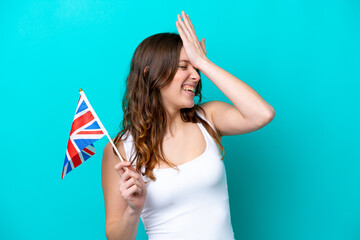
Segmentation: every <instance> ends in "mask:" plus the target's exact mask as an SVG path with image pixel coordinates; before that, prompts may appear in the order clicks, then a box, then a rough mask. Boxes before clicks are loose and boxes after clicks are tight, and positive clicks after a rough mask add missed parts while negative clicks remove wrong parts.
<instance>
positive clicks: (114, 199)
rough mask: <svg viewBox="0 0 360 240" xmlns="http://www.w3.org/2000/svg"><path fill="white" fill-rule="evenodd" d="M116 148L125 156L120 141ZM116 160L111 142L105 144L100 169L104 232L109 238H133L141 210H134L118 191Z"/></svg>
mask: <svg viewBox="0 0 360 240" xmlns="http://www.w3.org/2000/svg"><path fill="white" fill-rule="evenodd" d="M118 150H119V152H120V154H121V155H122V156H125V151H124V148H123V144H122V143H121V144H120V147H119V149H118ZM124 160H125V161H126V159H124ZM118 161H119V158H118V157H117V156H116V155H115V154H114V153H113V150H112V146H111V144H110V143H108V144H106V146H105V148H104V152H103V160H102V169H101V171H102V173H101V175H102V187H103V193H104V200H105V217H106V219H105V234H106V237H107V239H109V240H110V239H111V240H112V239H119V240H120V239H121V240H135V238H136V233H137V230H138V226H139V221H140V214H141V211H134V210H133V209H132V208H131V207H130V206H129V205H128V204H127V202H126V201H125V199H124V198H123V196H122V194H121V192H120V191H119V185H118V184H119V181H120V176H119V174H117V173H116V170H115V169H114V165H115V163H116V162H118ZM122 163H124V164H125V162H122Z"/></svg>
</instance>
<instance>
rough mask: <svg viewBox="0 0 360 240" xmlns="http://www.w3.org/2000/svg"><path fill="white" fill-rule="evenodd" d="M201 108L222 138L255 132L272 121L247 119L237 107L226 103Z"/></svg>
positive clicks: (217, 102)
mask: <svg viewBox="0 0 360 240" xmlns="http://www.w3.org/2000/svg"><path fill="white" fill-rule="evenodd" d="M200 106H201V107H202V108H203V109H204V111H205V113H206V118H207V119H208V120H209V121H210V122H211V124H212V125H213V126H214V127H215V129H216V130H217V131H218V132H219V133H220V136H225V135H240V134H245V133H249V132H253V131H256V130H258V129H260V128H262V127H264V126H265V125H266V124H268V123H269V122H270V121H271V120H267V119H266V118H264V120H262V119H259V121H258V122H254V121H252V120H250V119H247V118H245V117H244V116H243V114H242V113H241V112H240V111H239V110H238V109H237V108H236V107H235V106H233V105H231V104H229V103H226V102H221V101H210V102H206V103H203V104H201V105H200Z"/></svg>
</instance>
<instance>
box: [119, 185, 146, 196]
mask: <svg viewBox="0 0 360 240" xmlns="http://www.w3.org/2000/svg"><path fill="white" fill-rule="evenodd" d="M136 192H137V193H139V194H140V195H141V193H142V191H141V189H140V188H139V187H138V186H137V185H133V186H132V187H130V188H129V189H128V190H126V191H124V194H123V197H124V198H125V199H127V198H130V197H132V195H134V194H135V193H136Z"/></svg>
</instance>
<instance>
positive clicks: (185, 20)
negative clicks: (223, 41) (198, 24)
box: [181, 11, 198, 41]
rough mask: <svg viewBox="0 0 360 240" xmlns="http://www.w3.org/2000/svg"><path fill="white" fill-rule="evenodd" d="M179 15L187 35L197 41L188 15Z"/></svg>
mask: <svg viewBox="0 0 360 240" xmlns="http://www.w3.org/2000/svg"><path fill="white" fill-rule="evenodd" d="M181 15H182V18H183V19H184V24H185V26H186V29H187V30H188V31H189V34H190V35H191V38H192V39H194V40H196V41H198V40H197V36H196V34H195V29H194V27H193V26H192V24H191V22H190V18H189V15H187V14H185V12H184V11H182V12H181Z"/></svg>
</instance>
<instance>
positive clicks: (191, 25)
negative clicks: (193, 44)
mask: <svg viewBox="0 0 360 240" xmlns="http://www.w3.org/2000/svg"><path fill="white" fill-rule="evenodd" d="M185 16H186V18H187V19H188V21H189V25H190V27H191V28H192V29H193V30H194V32H195V28H194V25H193V24H192V22H191V20H190V17H189V15H188V14H185Z"/></svg>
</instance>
